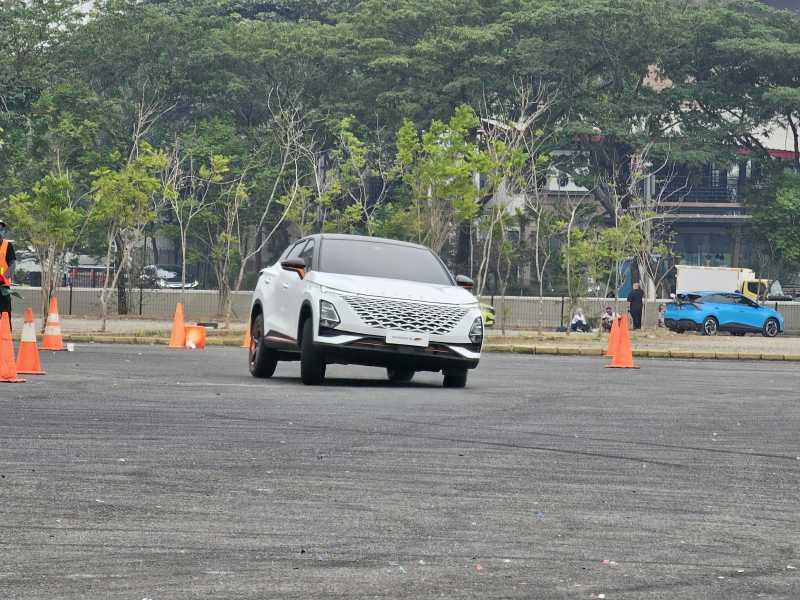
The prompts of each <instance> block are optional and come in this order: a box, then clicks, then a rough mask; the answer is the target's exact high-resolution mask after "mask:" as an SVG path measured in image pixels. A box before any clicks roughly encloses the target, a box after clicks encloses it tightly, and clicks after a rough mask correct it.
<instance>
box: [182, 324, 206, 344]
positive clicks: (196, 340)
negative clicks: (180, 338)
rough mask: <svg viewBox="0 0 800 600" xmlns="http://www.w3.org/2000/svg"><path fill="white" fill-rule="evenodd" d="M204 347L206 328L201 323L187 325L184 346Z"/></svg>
mask: <svg viewBox="0 0 800 600" xmlns="http://www.w3.org/2000/svg"><path fill="white" fill-rule="evenodd" d="M205 347H206V328H205V327H203V326H202V325H187V327H186V348H188V349H189V350H202V349H203V348H205Z"/></svg>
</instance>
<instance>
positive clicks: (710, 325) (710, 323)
mask: <svg viewBox="0 0 800 600" xmlns="http://www.w3.org/2000/svg"><path fill="white" fill-rule="evenodd" d="M717 331H719V323H718V322H717V320H716V319H715V318H714V317H706V318H705V320H704V321H703V335H717Z"/></svg>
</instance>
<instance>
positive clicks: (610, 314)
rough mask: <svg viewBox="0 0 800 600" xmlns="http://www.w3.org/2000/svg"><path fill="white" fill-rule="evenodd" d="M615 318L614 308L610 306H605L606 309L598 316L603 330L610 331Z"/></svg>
mask: <svg viewBox="0 0 800 600" xmlns="http://www.w3.org/2000/svg"><path fill="white" fill-rule="evenodd" d="M616 318H617V313H615V312H614V309H613V308H611V307H610V306H606V309H605V310H604V311H603V316H601V317H600V325H601V326H602V328H603V331H611V325H613V324H614V319H616Z"/></svg>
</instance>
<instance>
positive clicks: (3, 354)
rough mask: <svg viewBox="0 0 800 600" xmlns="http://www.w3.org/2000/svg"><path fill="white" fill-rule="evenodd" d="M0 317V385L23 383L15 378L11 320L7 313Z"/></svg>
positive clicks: (15, 364) (15, 366) (22, 380)
mask: <svg viewBox="0 0 800 600" xmlns="http://www.w3.org/2000/svg"><path fill="white" fill-rule="evenodd" d="M2 314H3V316H2V317H0V383H25V380H24V379H20V378H19V377H17V363H16V362H15V361H14V343H13V342H12V341H11V319H10V317H9V314H8V313H7V312H4V313H2Z"/></svg>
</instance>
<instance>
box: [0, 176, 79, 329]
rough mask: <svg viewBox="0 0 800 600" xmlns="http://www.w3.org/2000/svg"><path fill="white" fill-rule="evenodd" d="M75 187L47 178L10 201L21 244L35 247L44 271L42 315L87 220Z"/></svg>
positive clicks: (58, 178)
mask: <svg viewBox="0 0 800 600" xmlns="http://www.w3.org/2000/svg"><path fill="white" fill-rule="evenodd" d="M77 204H78V203H77V201H76V198H75V195H74V186H73V185H72V183H71V182H70V180H69V177H68V176H66V175H46V176H45V177H44V178H43V179H42V180H41V181H39V182H37V183H36V184H35V185H34V186H33V190H32V192H30V193H28V192H20V193H17V194H14V195H12V196H11V197H10V198H9V200H8V221H9V222H10V224H11V225H12V226H13V228H14V231H16V232H17V235H18V241H19V242H20V243H22V244H27V245H28V246H30V247H31V248H33V251H34V253H35V254H36V258H37V260H38V261H39V264H40V266H41V269H42V283H41V308H42V312H41V314H46V311H47V306H48V303H49V302H50V298H51V297H52V295H53V292H54V291H55V289H56V288H57V287H58V285H59V280H60V275H61V273H63V272H64V267H65V253H66V252H67V251H68V250H69V249H70V248H71V247H72V246H73V245H74V244H75V243H76V242H77V241H78V235H79V232H80V230H81V228H80V224H81V221H82V220H83V218H84V215H83V214H82V211H81V209H80V208H79V207H78V206H77Z"/></svg>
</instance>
